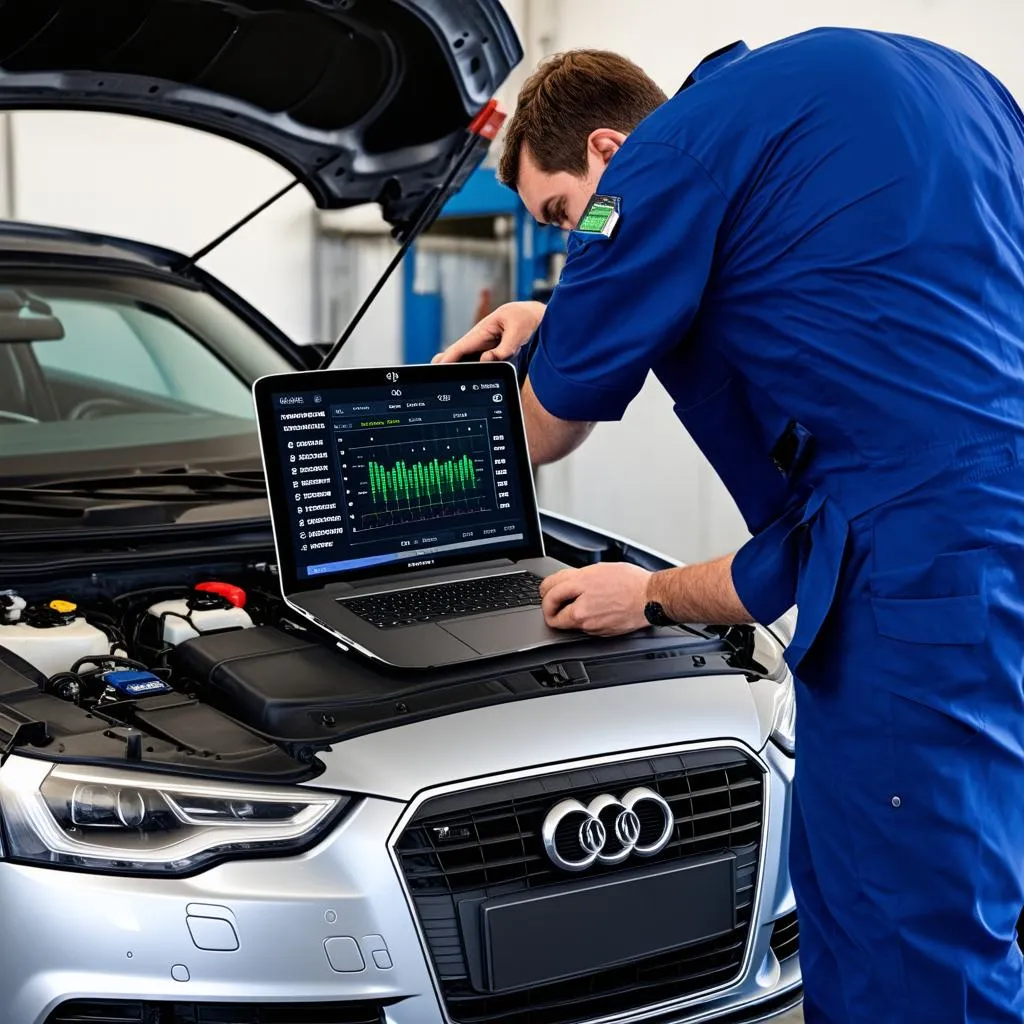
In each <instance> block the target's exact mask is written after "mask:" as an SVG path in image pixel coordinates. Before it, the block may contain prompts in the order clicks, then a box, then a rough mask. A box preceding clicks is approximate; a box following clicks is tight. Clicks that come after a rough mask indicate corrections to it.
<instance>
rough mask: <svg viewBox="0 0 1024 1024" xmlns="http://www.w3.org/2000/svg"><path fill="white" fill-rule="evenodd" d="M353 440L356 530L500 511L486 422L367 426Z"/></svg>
mask: <svg viewBox="0 0 1024 1024" xmlns="http://www.w3.org/2000/svg"><path fill="white" fill-rule="evenodd" d="M346 440H347V441H348V443H347V444H345V445H344V448H343V451H342V456H343V465H342V469H343V471H344V472H346V474H347V477H346V479H347V481H348V483H347V485H346V486H347V488H348V494H349V512H350V518H351V519H352V531H353V533H361V532H363V531H371V530H378V529H383V528H386V527H393V526H402V525H411V524H413V523H422V524H424V526H425V527H426V524H427V523H429V522H432V521H434V520H438V521H440V520H455V519H461V518H463V517H465V516H473V515H479V514H480V513H483V512H490V511H493V510H494V507H495V503H496V500H497V498H496V491H495V483H494V479H495V478H494V466H493V463H492V461H491V452H490V442H489V438H488V433H487V424H486V422H483V421H477V420H471V421H467V422H461V423H438V424H422V425H419V424H417V425H416V426H411V425H405V424H402V425H400V426H396V427H391V428H380V427H375V428H366V429H364V430H361V431H353V432H352V434H350V435H349V436H348V438H347V439H346Z"/></svg>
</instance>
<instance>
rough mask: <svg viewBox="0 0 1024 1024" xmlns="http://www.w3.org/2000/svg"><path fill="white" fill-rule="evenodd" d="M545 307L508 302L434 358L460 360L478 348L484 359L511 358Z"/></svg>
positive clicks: (523, 343)
mask: <svg viewBox="0 0 1024 1024" xmlns="http://www.w3.org/2000/svg"><path fill="white" fill-rule="evenodd" d="M545 308H546V307H545V306H544V303H543V302H506V303H505V305H504V306H499V307H498V308H497V309H496V310H495V311H494V312H493V313H491V314H489V315H488V316H485V317H484V318H483V320H481V321H480V323H478V324H477V325H476V326H475V327H474V328H472V330H470V331H468V332H467V333H466V334H464V335H463V336H462V337H461V338H459V340H458V341H456V342H455V343H454V344H452V345H449V346H448V348H446V349H445V350H444V351H443V352H438V353H437V355H436V356H434V358H433V360H432V361H433V362H435V363H457V362H459V360H461V359H464V358H465V357H466V356H468V355H472V354H473V353H474V352H480V353H482V355H481V356H480V362H482V363H483V362H490V361H491V360H495V359H511V358H512V357H513V356H514V355H515V354H516V353H517V352H518V351H519V349H520V348H521V347H522V346H523V345H525V344H526V342H528V341H529V340H530V336H531V335H532V334H533V332H534V331H535V330H537V327H538V326H539V325H540V322H541V319H542V318H543V316H544V310H545Z"/></svg>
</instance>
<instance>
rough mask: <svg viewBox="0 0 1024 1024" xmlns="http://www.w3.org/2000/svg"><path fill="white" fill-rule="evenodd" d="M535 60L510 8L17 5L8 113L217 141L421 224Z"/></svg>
mask: <svg viewBox="0 0 1024 1024" xmlns="http://www.w3.org/2000/svg"><path fill="white" fill-rule="evenodd" d="M521 57H522V50H521V48H520V45H519V42H518V40H517V38H516V35H515V32H514V30H513V29H512V26H511V24H510V23H509V21H508V19H507V16H506V15H505V13H504V11H503V9H502V8H501V5H500V3H498V2H497V0H238V2H227V0H3V2H0V108H2V109H66V110H93V111H106V112H111V113H121V114H134V115H138V116H143V117H152V118H155V119H158V120H163V121H169V122H174V123H178V124H182V125H187V126H189V127H192V128H197V129H201V130H203V131H208V132H212V133H214V134H217V135H220V136H223V137H225V138H228V139H232V140H234V141H236V142H240V143H242V144H244V145H247V146H249V147H250V148H252V149H255V150H258V151H260V152H262V153H264V154H266V155H267V156H269V157H271V158H272V159H274V160H276V161H277V162H278V163H280V164H282V165H284V166H285V167H287V168H288V169H289V170H291V171H292V172H293V173H294V174H295V175H296V177H298V178H299V179H300V180H301V181H302V182H303V184H304V185H305V186H306V188H307V189H308V190H309V191H310V193H311V194H312V196H313V198H314V200H315V201H316V204H317V205H318V206H319V207H321V208H324V209H328V208H338V207H343V206H350V205H354V204H356V203H363V202H371V201H373V202H379V203H380V204H381V206H382V208H383V210H384V215H385V217H386V218H387V219H388V220H389V221H391V222H392V223H394V224H401V223H402V222H403V221H407V220H408V219H409V218H410V217H411V216H412V214H413V212H414V211H415V210H416V209H418V208H419V207H420V206H421V205H422V203H423V201H424V199H425V197H426V196H427V195H428V194H429V193H430V191H431V190H432V189H433V188H436V187H437V185H438V184H440V182H441V181H442V180H443V179H444V177H445V175H446V174H447V172H448V171H449V170H450V168H451V167H452V164H453V161H454V160H455V159H456V157H457V156H458V154H459V152H460V151H461V150H462V148H463V147H464V145H465V144H466V138H467V129H468V127H469V125H470V123H471V122H472V121H473V119H474V117H475V116H476V115H477V114H478V113H479V112H480V111H481V110H482V109H483V108H484V107H485V105H486V104H487V102H488V100H489V99H490V98H491V96H492V95H493V93H494V90H495V89H496V88H497V86H498V85H500V84H501V82H502V81H503V80H504V79H505V78H506V77H507V75H508V73H509V72H510V71H511V69H512V68H513V67H514V66H515V65H516V64H517V63H518V62H519V60H520V59H521Z"/></svg>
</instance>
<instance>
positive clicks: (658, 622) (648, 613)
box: [644, 601, 672, 626]
mask: <svg viewBox="0 0 1024 1024" xmlns="http://www.w3.org/2000/svg"><path fill="white" fill-rule="evenodd" d="M644 617H645V618H646V619H647V621H648V622H649V623H650V624H651V625H652V626H670V625H671V624H672V623H671V620H670V619H669V618H668V616H667V615H666V614H665V609H664V608H662V607H661V605H660V604H659V603H658V602H657V601H648V602H647V604H646V606H645V607H644Z"/></svg>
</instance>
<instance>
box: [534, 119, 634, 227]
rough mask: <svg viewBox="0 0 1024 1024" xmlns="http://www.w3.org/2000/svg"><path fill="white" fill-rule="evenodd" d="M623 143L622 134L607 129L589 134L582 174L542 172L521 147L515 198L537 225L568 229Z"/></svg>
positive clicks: (587, 201)
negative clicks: (517, 198) (584, 168)
mask: <svg viewBox="0 0 1024 1024" xmlns="http://www.w3.org/2000/svg"><path fill="white" fill-rule="evenodd" d="M625 141H626V136H625V135H623V134H622V132H617V131H614V130H613V129H611V128H599V129H598V130H597V131H595V132H591V134H590V138H589V139H588V140H587V169H586V171H585V172H584V173H583V174H582V175H576V174H570V173H569V172H568V171H553V172H550V173H549V172H548V171H542V170H541V169H540V168H539V167H538V166H537V165H536V164H535V163H534V161H533V157H532V156H531V154H530V151H529V149H528V148H527V147H526V146H523V151H522V153H521V154H520V157H519V181H518V184H517V189H518V192H519V198H520V199H522V201H523V203H524V205H525V206H526V208H527V210H529V211H530V213H531V215H532V216H533V217H534V219H535V220H537V221H539V222H540V223H541V224H551V225H553V226H554V227H558V228H561V229H562V230H563V231H570V230H572V228H574V227H576V225H577V223H579V219H580V217H582V216H583V211H584V210H585V209H586V208H587V203H589V202H590V200H591V199H592V198H593V195H594V193H595V192H596V191H597V183H598V182H599V181H600V180H601V175H602V174H603V173H604V169H605V167H606V166H607V165H608V161H609V160H611V158H612V157H613V156H614V155H615V154H616V153H617V152H618V150H619V147H620V146H621V145H622V143H623V142H625Z"/></svg>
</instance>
